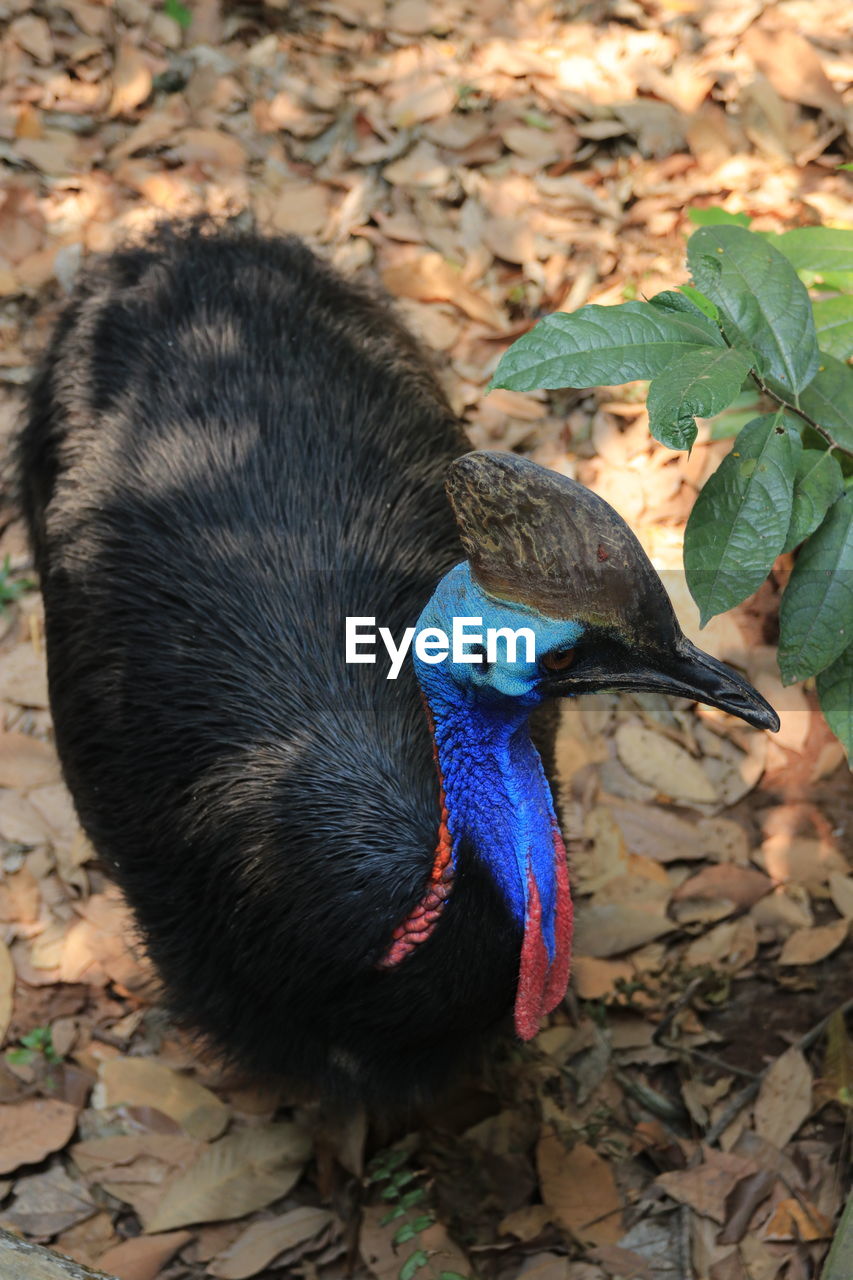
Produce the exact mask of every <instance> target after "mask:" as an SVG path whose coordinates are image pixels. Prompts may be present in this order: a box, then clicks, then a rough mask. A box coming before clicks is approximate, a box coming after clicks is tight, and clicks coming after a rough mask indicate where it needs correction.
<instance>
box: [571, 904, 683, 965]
mask: <svg viewBox="0 0 853 1280" xmlns="http://www.w3.org/2000/svg"><path fill="white" fill-rule="evenodd" d="M674 928H675V926H674V925H673V923H672V921H671V920H669V919H667V917H666V916H665V915H663V913H662V912H661V911H660V910H659V909H656V908H655V906H654V904H650V905H649V906H648V907H647V908H643V907H628V906H624V905H623V904H621V903H618V902H608V903H604V904H602V905H601V906H599V905H597V904H596V903H592V904H591V905H590V906H587V907H582V908H581V909H579V911H578V915H577V922H576V925H575V939H574V949H575V953H576V954H577V955H579V956H593V957H594V958H596V959H607V958H608V957H609V956H618V955H621V954H622V952H624V951H633V950H634V948H635V947H642V946H645V944H646V943H647V942H652V941H654V939H655V938H660V937H662V936H663V935H664V934H665V933H671V932H672V930H673V929H674Z"/></svg>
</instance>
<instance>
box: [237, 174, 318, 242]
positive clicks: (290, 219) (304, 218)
mask: <svg viewBox="0 0 853 1280" xmlns="http://www.w3.org/2000/svg"><path fill="white" fill-rule="evenodd" d="M329 208H330V202H329V192H328V189H327V188H326V187H324V186H322V185H321V184H320V183H319V182H286V183H284V184H283V185H282V186H281V187H279V188H278V189H277V190H276V191H272V190H261V191H259V192H258V193H257V194H256V196H255V212H256V214H257V217H258V221H259V223H260V225H261V226H262V227H264V228H266V229H268V230H270V231H277V232H279V233H280V234H283V235H287V234H293V235H300V236H314V235H319V234H320V232H321V231H323V230H324V228H325V226H326V223H327V221H328V217H329Z"/></svg>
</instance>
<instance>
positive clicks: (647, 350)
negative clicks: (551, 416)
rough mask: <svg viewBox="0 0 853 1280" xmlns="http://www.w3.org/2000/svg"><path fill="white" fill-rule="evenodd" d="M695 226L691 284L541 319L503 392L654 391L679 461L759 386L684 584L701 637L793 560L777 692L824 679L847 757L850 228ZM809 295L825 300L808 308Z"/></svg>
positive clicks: (703, 506) (651, 398) (505, 362)
mask: <svg viewBox="0 0 853 1280" xmlns="http://www.w3.org/2000/svg"><path fill="white" fill-rule="evenodd" d="M691 217H692V218H693V220H694V221H695V222H697V223H699V224H700V226H699V229H698V230H697V231H696V232H695V233H694V234H693V235H692V236H691V237H690V240H689V241H688V245H687V263H688V267H689V269H690V273H691V276H692V284H690V285H684V286H682V287H681V289H679V290H677V291H676V290H673V291H667V292H664V293H660V294H658V295H657V296H655V297H653V298H650V299H649V300H648V301H631V302H626V303H623V304H622V305H620V306H614V307H602V306H596V305H595V304H592V305H589V306H586V307H582V308H580V310H578V311H575V312H572V313H568V314H566V313H557V314H555V315H551V316H546V317H545V319H544V320H542V321H540V322H539V323H538V324H537V325H536V326H535V327H534V328H533V329H532V330H531V331H530V332H529V333H527V334H525V335H524V336H523V337H521V338H519V340H518V341H517V342H515V343H514V344H513V346H511V347H510V348H509V350H508V351H506V352H505V353H504V355H503V357H502V359H501V361H500V363H499V365H498V368H497V370H496V372H495V375H494V378H493V379H492V386H495V387H507V388H509V389H511V390H516V391H532V390H535V389H540V388H543V389H549V388H558V387H588V386H595V385H599V384H602V385H612V384H614V383H620V382H629V381H634V380H636V379H648V380H649V389H648V398H647V408H648V414H649V430H650V431H651V433H652V435H653V436H654V438H655V439H656V440H659V441H660V442H661V443H662V444H664V445H666V446H667V447H668V448H671V449H690V448H691V447H692V445H693V443H694V441H695V440H696V436H697V433H698V428H697V425H696V419H697V418H715V419H717V421H718V422H722V421H725V419H721V418H719V416H718V415H723V414H725V411H726V410H729V409H731V408H736V407H737V405H738V402H740V403H741V404H742V403H743V400H742V397H743V392H744V389H745V388H751V387H757V388H758V390H759V391H760V392H761V393H762V395H763V396H765V397H766V398H767V399H768V400H769V401H770V402H771V404H772V405H773V406H774V407H773V409H772V411H771V412H769V413H767V412H765V413H759V414H758V415H757V416H749V417H748V418H747V420H746V421H745V422H744V421H743V419H744V416H745V415H743V414H740V413H737V414H736V413H731V414H730V419H731V421H732V422H733V423H735V422H736V423H737V426H738V427H739V428H740V429H739V430H738V434H737V436H736V438H735V440H734V442H733V445H732V450H731V453H730V454H729V455H728V457H726V458H725V459H724V460H723V462H722V463H721V465H720V467H719V468H718V470H717V471H716V472H715V473H714V474H713V475H712V476H711V477H710V478H709V480H708V481H707V483H706V484H705V486H704V488H703V490H702V492H701V493H700V494H699V497H698V499H697V501H696V504H695V506H694V508H693V511H692V513H691V515H690V519H689V521H688V523H687V529H686V531H685V539H684V565H685V572H686V575H687V582H688V586H689V588H690V591H691V593H692V595H693V598H694V600H695V601H696V603H697V605H698V606H699V611H700V615H701V622H702V625H703V626H704V625H705V624H706V623H707V622H708V621H709V619H710V618H712V617H714V615H715V614H718V613H722V612H723V611H724V610H726V609H730V608H732V607H733V606H734V605H736V604H739V603H740V602H741V601H742V600H744V599H746V597H747V596H749V595H751V594H752V593H753V592H754V591H755V590H757V588H758V587H759V586H760V585H761V583H762V582H763V581H764V579H765V578H766V577H767V574H768V573H769V572H770V570H771V568H772V567H773V564H774V561H775V560H776V558H777V556H779V555H780V553H782V552H791V551H796V553H797V558H796V564H795V567H794V570H793V572H792V574H791V578H790V581H789V583H788V586H787V588H786V590H785V593H784V596H783V599H782V606H781V612H780V628H781V632H780V643H779V662H780V668H781V672H782V678H783V680H784V682H785V683H786V684H790V683H792V682H794V681H795V680H805V679H809V678H812V677H814V678H815V679H816V686H817V692H818V697H819V700H820V704H821V707H822V709H823V712H824V714H825V716H826V719H827V721H828V723H829V725H830V727H831V728H832V729H833V730H834V732H835V733H836V734H837V735H838V737H839V738H840V739H841V740H842V742H843V743H844V745H845V747H846V749H847V751H848V754H853V479H852V478H853V369H851V367H850V365H849V363H848V361H849V358H850V356H851V355H853V231H846V230H835V229H832V228H827V227H803V228H797V229H795V230H793V231H788V232H785V233H784V234H783V235H778V236H777V235H765V234H760V233H757V232H754V231H751V230H749V226H748V222H749V220H748V219H747V218H746V217H745V216H744V215H741V214H738V215H735V216H732V215H730V214H727V213H725V212H724V211H723V210H719V209H715V210H703V211H692V212H691ZM813 285H817V286H819V288H820V291H821V294H822V295H823V296H821V297H819V298H817V299H816V300H814V301H813V300H812V298H811V296H810V294H809V288H808V286H813ZM827 295H828V296H827ZM753 395H754V392H753ZM735 429H737V427H735ZM723 434H725V431H724V432H723Z"/></svg>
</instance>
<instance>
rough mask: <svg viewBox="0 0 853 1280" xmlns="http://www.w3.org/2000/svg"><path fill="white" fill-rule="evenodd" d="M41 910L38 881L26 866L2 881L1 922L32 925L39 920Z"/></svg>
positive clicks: (0, 886)
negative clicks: (7, 921) (8, 921)
mask: <svg viewBox="0 0 853 1280" xmlns="http://www.w3.org/2000/svg"><path fill="white" fill-rule="evenodd" d="M40 909H41V893H40V892H39V885H38V881H37V880H36V878H35V876H34V875H33V873H32V872H31V871H30V869H29V867H28V866H27V865H26V864H24V866H22V867H21V869H20V870H19V871H13V872H12V874H11V875H7V876H6V879H5V880H2V881H0V920H10V921H13V922H14V923H16V924H32V923H33V921H35V920H38V917H39V911H40Z"/></svg>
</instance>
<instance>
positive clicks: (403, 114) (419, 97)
mask: <svg viewBox="0 0 853 1280" xmlns="http://www.w3.org/2000/svg"><path fill="white" fill-rule="evenodd" d="M455 101H456V90H455V89H454V88H453V86H452V85H451V84H449V83H448V81H446V80H436V81H435V83H433V84H430V85H427V86H425V87H424V88H422V89H416V90H415V91H414V92H413V93H407V94H406V95H405V97H403V98H398V100H397V101H396V102H394V103H392V104H391V106H390V107H389V108H388V119H389V121H390V122H391V124H392V125H394V127H395V128H396V129H410V128H411V127H412V125H415V124H421V123H423V121H424V120H434V119H436V117H439V116H447V115H449V113H450V112H451V111H452V110H453V104H454V102H455Z"/></svg>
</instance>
